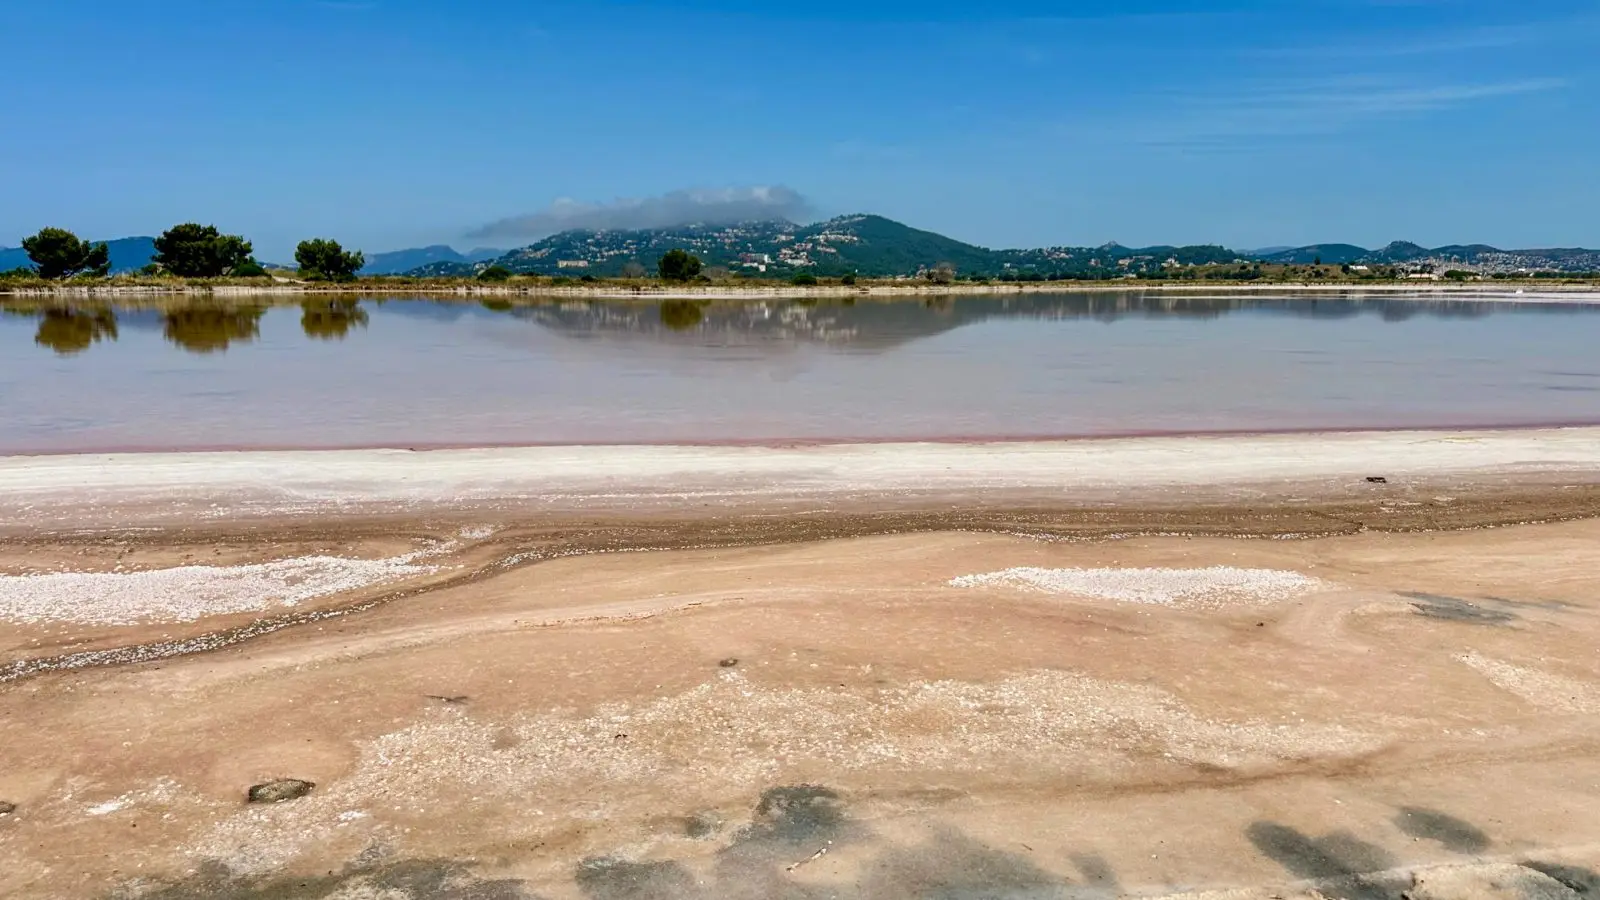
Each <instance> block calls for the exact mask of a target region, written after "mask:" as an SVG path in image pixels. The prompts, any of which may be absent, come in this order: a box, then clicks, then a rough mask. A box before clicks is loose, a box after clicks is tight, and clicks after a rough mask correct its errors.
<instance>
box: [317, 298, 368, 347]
mask: <svg viewBox="0 0 1600 900" xmlns="http://www.w3.org/2000/svg"><path fill="white" fill-rule="evenodd" d="M300 310H301V314H300V327H301V328H302V329H304V330H305V333H306V337H308V338H315V339H317V340H323V341H342V340H344V337H345V335H347V334H349V333H350V328H351V326H360V327H362V328H365V327H367V311H366V310H364V309H362V308H361V301H359V300H327V299H314V300H307V301H305V302H304V303H301V304H300Z"/></svg>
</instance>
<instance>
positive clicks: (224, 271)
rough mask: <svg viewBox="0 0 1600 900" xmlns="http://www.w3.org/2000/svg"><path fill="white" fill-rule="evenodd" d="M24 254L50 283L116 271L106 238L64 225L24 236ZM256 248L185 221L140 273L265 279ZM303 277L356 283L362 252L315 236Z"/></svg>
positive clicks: (303, 249) (299, 256)
mask: <svg viewBox="0 0 1600 900" xmlns="http://www.w3.org/2000/svg"><path fill="white" fill-rule="evenodd" d="M22 249H23V252H25V253H27V254H28V259H29V260H30V261H31V262H32V263H33V272H34V274H35V275H37V276H38V277H40V278H43V279H46V280H49V281H61V280H65V279H69V278H79V277H90V278H105V277H106V276H107V275H109V274H110V273H111V253H110V248H109V246H108V245H107V244H106V243H105V242H103V241H102V242H100V243H93V242H90V241H85V240H82V239H81V238H79V237H78V236H77V235H76V234H73V233H72V232H70V231H68V230H66V229H64V228H43V229H40V231H39V233H38V234H35V235H33V236H32V237H28V238H24V239H23V241H22ZM254 253H255V248H254V247H252V246H251V244H250V242H249V241H247V240H245V239H244V238H243V237H240V236H239V235H237V234H223V233H222V232H221V231H219V230H218V229H217V227H216V226H215V225H200V224H197V223H194V222H186V223H184V224H182V225H174V226H173V227H171V228H169V229H167V230H166V231H164V232H162V233H161V235H160V237H157V238H156V239H155V255H154V257H152V259H151V261H150V264H149V265H147V266H145V267H144V268H143V269H141V270H140V271H139V274H141V275H172V276H176V277H178V278H265V277H267V276H268V275H269V274H270V273H269V272H267V270H266V267H264V266H262V265H261V264H260V263H259V262H257V261H256V258H255V255H254ZM294 260H295V263H296V265H298V266H299V269H300V275H301V277H303V278H308V279H311V280H313V281H353V280H354V279H355V277H356V273H357V272H359V271H361V268H362V267H363V266H365V265H366V262H367V261H366V257H365V256H364V255H362V253H361V252H360V251H355V252H349V251H346V250H345V249H344V248H343V247H341V246H340V245H339V242H338V241H334V240H329V239H327V238H312V239H311V240H305V241H301V242H300V245H299V246H298V247H296V248H295V251H294Z"/></svg>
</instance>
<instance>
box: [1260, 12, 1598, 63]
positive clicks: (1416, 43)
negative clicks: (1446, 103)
mask: <svg viewBox="0 0 1600 900" xmlns="http://www.w3.org/2000/svg"><path fill="white" fill-rule="evenodd" d="M1595 24H1596V20H1595V19H1594V18H1592V17H1585V18H1581V19H1567V20H1561V21H1542V22H1516V23H1509V24H1498V25H1482V26H1477V27H1473V28H1460V29H1441V30H1438V31H1431V32H1427V33H1424V34H1405V35H1400V36H1395V37H1374V36H1372V35H1362V36H1360V37H1359V38H1351V39H1348V40H1340V39H1332V40H1327V41H1323V42H1321V43H1317V44H1302V45H1297V46H1287V47H1263V48H1257V49H1252V50H1248V51H1246V52H1245V55H1246V56H1253V57H1257V58H1262V59H1296V60H1341V59H1343V60H1362V59H1384V58H1388V59H1392V58H1396V57H1411V56H1444V55H1449V54H1457V53H1474V52H1477V51H1480V50H1504V49H1507V48H1510V47H1527V46H1531V45H1536V44H1542V43H1548V42H1553V41H1561V40H1566V39H1569V38H1573V37H1574V36H1575V35H1580V34H1589V33H1592V31H1593V29H1594V27H1595Z"/></svg>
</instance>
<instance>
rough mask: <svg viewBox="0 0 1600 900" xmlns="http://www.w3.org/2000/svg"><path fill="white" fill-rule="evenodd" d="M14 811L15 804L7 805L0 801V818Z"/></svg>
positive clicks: (15, 808)
mask: <svg viewBox="0 0 1600 900" xmlns="http://www.w3.org/2000/svg"><path fill="white" fill-rule="evenodd" d="M16 811H17V805H16V804H15V803H7V802H5V801H4V800H0V817H4V816H9V815H11V814H12V813H14V812H16Z"/></svg>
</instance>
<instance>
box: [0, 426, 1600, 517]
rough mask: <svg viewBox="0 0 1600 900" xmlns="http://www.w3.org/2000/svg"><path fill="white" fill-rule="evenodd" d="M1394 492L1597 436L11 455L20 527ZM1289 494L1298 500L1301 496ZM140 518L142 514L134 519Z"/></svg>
mask: <svg viewBox="0 0 1600 900" xmlns="http://www.w3.org/2000/svg"><path fill="white" fill-rule="evenodd" d="M1368 477H1382V478H1386V479H1388V481H1389V482H1390V483H1396V482H1414V483H1446V482H1450V481H1452V480H1455V481H1459V480H1461V479H1470V480H1473V481H1475V482H1480V483H1487V482H1494V483H1510V482H1516V481H1528V480H1539V479H1545V480H1550V479H1556V480H1561V479H1567V480H1571V481H1573V482H1574V483H1583V484H1590V483H1594V482H1596V481H1597V480H1600V428H1565V429H1549V430H1528V431H1473V432H1367V433H1344V434H1293V435H1260V436H1218V437H1153V438H1130V439H1114V440H1073V441H1052V442H1013V443H987V444H856V445H849V444H845V445H818V446H800V447H745V446H694V447H686V446H605V447H527V448H499V449H484V450H440V451H429V452H410V451H404V450H348V451H303V452H302V451H271V452H237V453H151V454H111V455H81V456H37V457H8V458H0V504H3V505H5V506H7V507H9V508H10V509H11V510H12V511H13V514H14V518H13V520H12V521H11V522H10V523H9V524H12V525H21V524H27V523H34V524H38V523H45V522H51V521H56V520H59V519H62V518H68V517H82V518H84V519H85V520H86V521H90V522H92V521H97V520H98V521H106V522H112V521H117V520H119V519H123V518H130V519H131V518H141V517H148V516H150V515H153V514H156V513H158V512H160V511H161V510H167V511H169V512H174V513H177V512H183V513H185V514H195V515H201V516H202V517H209V518H217V517H225V516H227V515H230V514H235V513H238V514H257V515H273V514H292V513H296V512H313V511H322V512H327V511H331V510H333V509H335V508H337V509H341V510H344V511H347V512H353V511H360V510H361V508H362V507H363V505H370V506H372V507H374V508H377V507H387V508H390V509H393V510H398V511H407V510H420V509H426V508H430V507H448V506H455V505H461V504H485V503H499V504H505V505H509V506H515V507H518V508H523V509H527V510H531V511H539V512H546V513H549V512H583V511H599V510H628V511H645V510H648V509H651V508H656V509H671V508H685V507H698V506H711V505H716V506H719V507H722V508H724V509H727V508H739V509H755V508H758V507H762V506H764V505H793V504H796V503H812V504H817V505H821V506H825V507H826V508H828V509H829V510H833V511H839V510H845V509H849V508H873V507H882V506H883V505H885V504H891V505H892V504H898V503H913V504H914V503H917V502H923V503H926V502H929V501H931V500H933V499H934V498H940V497H944V498H951V499H956V500H962V501H973V500H991V501H995V502H1002V501H1004V502H1016V501H1018V500H1023V499H1029V498H1031V499H1034V500H1043V501H1051V502H1060V501H1074V502H1078V501H1081V502H1091V501H1127V500H1139V499H1142V500H1146V501H1148V500H1166V501H1170V502H1172V503H1174V504H1176V503H1192V502H1199V501H1205V500H1216V499H1225V500H1238V499H1239V498H1240V497H1243V496H1248V495H1250V494H1251V493H1252V492H1259V491H1261V490H1263V489H1265V488H1268V487H1271V488H1273V489H1274V490H1280V489H1287V488H1289V487H1299V488H1303V489H1304V491H1305V492H1306V493H1307V495H1308V496H1315V495H1322V496H1328V495H1334V494H1341V493H1346V492H1352V491H1363V490H1367V489H1368V488H1369V487H1370V486H1369V485H1368V484H1367V482H1366V478H1368ZM1289 499H1292V497H1290V498H1289ZM136 511H137V512H139V515H137V516H136V515H134V513H135V512H136Z"/></svg>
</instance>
